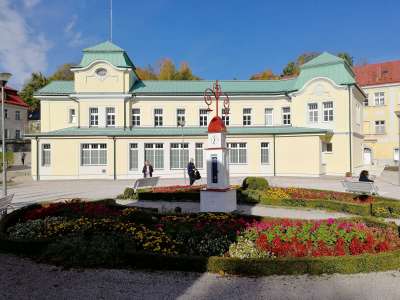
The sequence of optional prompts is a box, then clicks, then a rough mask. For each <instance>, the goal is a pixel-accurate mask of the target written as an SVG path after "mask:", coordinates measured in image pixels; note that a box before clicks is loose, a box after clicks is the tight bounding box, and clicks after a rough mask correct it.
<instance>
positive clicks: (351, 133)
mask: <svg viewBox="0 0 400 300" xmlns="http://www.w3.org/2000/svg"><path fill="white" fill-rule="evenodd" d="M347 88H348V92H349V151H350V153H349V154H350V156H349V158H350V170H349V172H350V173H352V172H353V158H352V156H353V155H352V153H353V149H352V144H351V142H352V136H353V131H352V124H351V122H352V118H351V113H352V103H351V85H348V86H347Z"/></svg>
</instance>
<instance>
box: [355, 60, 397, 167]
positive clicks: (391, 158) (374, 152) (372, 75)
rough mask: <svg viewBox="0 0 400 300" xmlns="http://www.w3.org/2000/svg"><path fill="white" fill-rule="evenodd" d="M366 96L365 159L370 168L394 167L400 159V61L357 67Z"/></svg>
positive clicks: (357, 75) (360, 83)
mask: <svg viewBox="0 0 400 300" xmlns="http://www.w3.org/2000/svg"><path fill="white" fill-rule="evenodd" d="M354 71H355V74H356V79H357V82H358V83H359V85H360V86H361V87H362V88H363V90H364V92H365V94H366V96H367V97H366V100H365V102H364V124H363V130H364V135H365V140H364V146H363V152H364V154H363V156H364V158H363V160H364V163H365V164H366V165H371V164H373V165H394V164H397V163H398V160H399V121H398V118H397V117H396V115H395V112H396V111H400V61H390V62H384V63H377V64H368V65H363V66H358V67H355V68H354Z"/></svg>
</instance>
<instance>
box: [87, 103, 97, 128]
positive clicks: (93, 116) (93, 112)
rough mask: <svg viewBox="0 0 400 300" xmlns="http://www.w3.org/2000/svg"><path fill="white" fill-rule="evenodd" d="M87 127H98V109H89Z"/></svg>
mask: <svg viewBox="0 0 400 300" xmlns="http://www.w3.org/2000/svg"><path fill="white" fill-rule="evenodd" d="M89 127H99V108H98V107H89Z"/></svg>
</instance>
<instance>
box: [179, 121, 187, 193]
mask: <svg viewBox="0 0 400 300" xmlns="http://www.w3.org/2000/svg"><path fill="white" fill-rule="evenodd" d="M178 126H180V127H181V129H182V144H181V151H182V152H181V154H182V157H181V159H182V161H183V150H184V148H183V143H184V141H185V139H184V136H183V127H185V121H184V120H182V119H181V120H179V122H178ZM183 180H184V185H186V168H185V165H183Z"/></svg>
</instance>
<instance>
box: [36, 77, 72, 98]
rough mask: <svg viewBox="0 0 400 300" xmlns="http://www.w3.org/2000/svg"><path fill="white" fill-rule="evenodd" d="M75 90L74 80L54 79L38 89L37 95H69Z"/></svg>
mask: <svg viewBox="0 0 400 300" xmlns="http://www.w3.org/2000/svg"><path fill="white" fill-rule="evenodd" d="M74 91H75V88H74V82H73V81H61V80H54V81H52V82H50V83H49V84H48V85H46V86H44V87H42V88H41V89H40V90H38V91H36V93H35V95H43V96H45V95H69V94H73V93H74Z"/></svg>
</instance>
